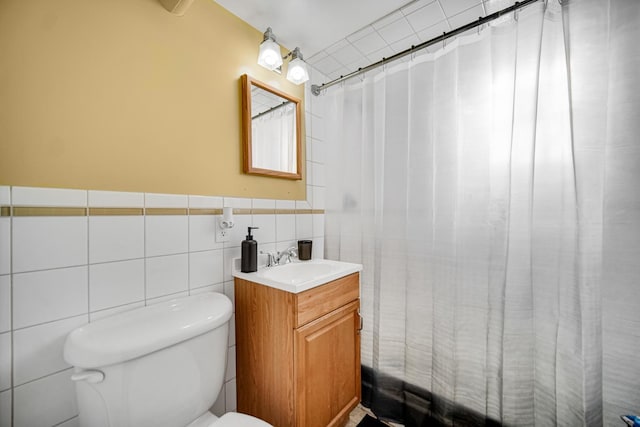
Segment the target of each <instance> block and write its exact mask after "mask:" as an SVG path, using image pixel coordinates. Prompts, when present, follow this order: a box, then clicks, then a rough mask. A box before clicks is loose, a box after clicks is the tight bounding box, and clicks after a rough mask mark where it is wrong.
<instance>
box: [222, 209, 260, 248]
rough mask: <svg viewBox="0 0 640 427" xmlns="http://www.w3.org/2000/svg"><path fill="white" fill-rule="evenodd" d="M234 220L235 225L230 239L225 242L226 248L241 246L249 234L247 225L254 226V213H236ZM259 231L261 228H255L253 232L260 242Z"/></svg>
mask: <svg viewBox="0 0 640 427" xmlns="http://www.w3.org/2000/svg"><path fill="white" fill-rule="evenodd" d="M256 216H258V215H256ZM234 221H235V225H234V226H233V228H232V229H231V230H230V233H229V241H228V242H225V244H224V247H225V248H227V247H233V246H240V244H241V243H242V241H243V240H244V239H245V236H246V235H247V227H253V215H236V216H235V219H234ZM259 232H260V230H254V232H253V236H254V238H255V239H256V240H257V241H258V242H260V239H259V236H260V234H259Z"/></svg>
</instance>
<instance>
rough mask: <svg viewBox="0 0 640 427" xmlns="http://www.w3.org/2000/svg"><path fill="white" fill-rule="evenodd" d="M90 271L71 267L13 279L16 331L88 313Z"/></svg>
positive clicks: (85, 267)
mask: <svg viewBox="0 0 640 427" xmlns="http://www.w3.org/2000/svg"><path fill="white" fill-rule="evenodd" d="M88 292H89V288H88V268H87V266H82V267H70V268H60V269H56V270H43V271H36V272H32V273H20V274H14V275H13V328H14V329H20V328H25V327H28V326H33V325H37V324H39V323H45V322H51V321H54V320H59V319H63V318H65V317H70V316H77V315H80V314H84V313H87V298H88Z"/></svg>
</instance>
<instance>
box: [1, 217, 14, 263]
mask: <svg viewBox="0 0 640 427" xmlns="http://www.w3.org/2000/svg"><path fill="white" fill-rule="evenodd" d="M10 272H11V220H10V219H9V218H6V217H4V218H0V274H9V273H10Z"/></svg>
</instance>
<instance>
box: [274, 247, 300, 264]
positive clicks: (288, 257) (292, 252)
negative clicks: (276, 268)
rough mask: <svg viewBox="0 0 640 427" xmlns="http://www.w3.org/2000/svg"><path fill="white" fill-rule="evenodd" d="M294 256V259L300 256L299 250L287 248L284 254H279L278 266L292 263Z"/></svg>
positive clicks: (277, 258)
mask: <svg viewBox="0 0 640 427" xmlns="http://www.w3.org/2000/svg"><path fill="white" fill-rule="evenodd" d="M292 256H293V257H297V256H298V250H297V249H296V247H295V246H291V247H290V248H287V249H285V250H284V251H282V252H278V255H277V257H276V265H280V264H286V263H288V262H291V257H292ZM283 258H284V262H282V259H283Z"/></svg>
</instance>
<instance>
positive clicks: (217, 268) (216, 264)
mask: <svg viewBox="0 0 640 427" xmlns="http://www.w3.org/2000/svg"><path fill="white" fill-rule="evenodd" d="M223 263H224V251H223V250H222V249H217V250H213V251H203V252H191V253H190V254H189V288H191V289H195V288H201V287H203V286H210V285H215V284H218V283H222V281H223V277H224V267H223Z"/></svg>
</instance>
